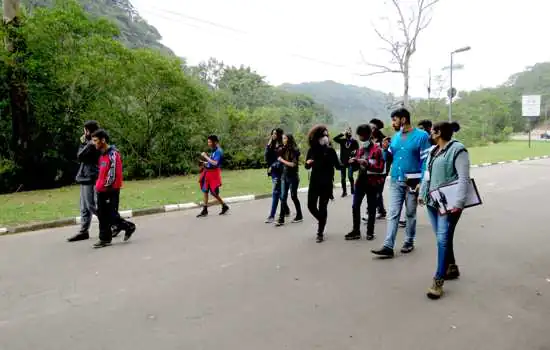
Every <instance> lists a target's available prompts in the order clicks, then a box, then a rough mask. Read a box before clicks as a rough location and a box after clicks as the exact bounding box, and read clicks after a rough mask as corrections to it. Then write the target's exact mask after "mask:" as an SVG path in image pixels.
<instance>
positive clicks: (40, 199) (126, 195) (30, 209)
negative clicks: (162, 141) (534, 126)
mask: <svg viewBox="0 0 550 350" xmlns="http://www.w3.org/2000/svg"><path fill="white" fill-rule="evenodd" d="M469 151H470V156H471V160H472V164H480V163H489V162H498V161H506V160H514V159H523V158H527V157H536V156H542V155H550V142H532V144H531V148H528V147H527V142H525V141H513V142H507V143H501V144H494V145H490V146H486V147H476V148H471V149H470V150H469ZM301 174H302V176H301V177H302V179H301V184H300V185H301V186H302V187H305V186H307V173H306V172H305V171H304V170H301ZM337 177H338V176H337ZM197 180H198V177H197V176H196V175H195V176H179V177H171V178H164V179H155V180H144V181H128V182H126V183H125V186H124V189H123V191H122V196H121V209H141V208H151V207H158V206H162V205H166V204H177V203H186V202H197V201H200V200H201V193H200V191H199V187H198V182H197ZM223 184H224V185H223V188H222V196H225V197H229V196H236V195H244V194H262V193H269V192H270V191H271V181H270V180H269V178H268V177H267V176H266V172H265V170H264V169H259V170H243V171H226V172H224V173H223ZM78 202H79V187H78V186H68V187H64V188H60V189H54V190H43V191H33V192H23V193H14V194H7V195H1V196H0V227H4V226H14V225H19V224H28V223H35V222H42V221H49V220H55V219H61V218H67V217H74V216H78V215H79V210H78V207H79V203H78Z"/></svg>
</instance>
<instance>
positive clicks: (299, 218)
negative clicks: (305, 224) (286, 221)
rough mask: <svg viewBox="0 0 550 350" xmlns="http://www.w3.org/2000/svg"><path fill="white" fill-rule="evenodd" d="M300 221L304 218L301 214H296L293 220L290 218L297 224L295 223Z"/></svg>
mask: <svg viewBox="0 0 550 350" xmlns="http://www.w3.org/2000/svg"><path fill="white" fill-rule="evenodd" d="M302 221H304V218H303V217H301V216H297V217H295V218H294V220H292V223H293V224H297V223H299V222H302Z"/></svg>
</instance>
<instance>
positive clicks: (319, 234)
mask: <svg viewBox="0 0 550 350" xmlns="http://www.w3.org/2000/svg"><path fill="white" fill-rule="evenodd" d="M324 241H325V237H324V236H323V234H322V233H318V234H317V240H316V241H315V242H317V243H323V242H324Z"/></svg>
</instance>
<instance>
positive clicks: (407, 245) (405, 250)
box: [401, 243, 414, 254]
mask: <svg viewBox="0 0 550 350" xmlns="http://www.w3.org/2000/svg"><path fill="white" fill-rule="evenodd" d="M413 250H414V244H413V243H404V244H403V247H402V248H401V253H403V254H408V253H410V252H412V251H413Z"/></svg>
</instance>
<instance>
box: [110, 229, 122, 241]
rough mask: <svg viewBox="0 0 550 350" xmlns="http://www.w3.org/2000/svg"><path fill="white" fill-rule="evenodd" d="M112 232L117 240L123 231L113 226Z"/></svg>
mask: <svg viewBox="0 0 550 350" xmlns="http://www.w3.org/2000/svg"><path fill="white" fill-rule="evenodd" d="M111 232H112V233H113V235H112V237H113V238H115V237H116V236H118V235H119V234H120V232H122V229H121V228H119V227H117V226H112V227H111Z"/></svg>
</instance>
